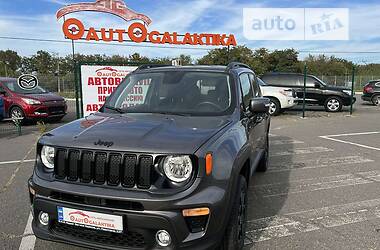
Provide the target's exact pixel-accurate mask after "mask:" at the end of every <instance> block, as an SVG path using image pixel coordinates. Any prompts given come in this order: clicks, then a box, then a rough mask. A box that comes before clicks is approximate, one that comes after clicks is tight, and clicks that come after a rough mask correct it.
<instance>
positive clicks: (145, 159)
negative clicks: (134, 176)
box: [138, 156, 153, 188]
mask: <svg viewBox="0 0 380 250" xmlns="http://www.w3.org/2000/svg"><path fill="white" fill-rule="evenodd" d="M152 165H153V158H152V157H151V156H141V158H140V173H139V185H138V186H139V187H140V188H149V187H150V173H151V167H152Z"/></svg>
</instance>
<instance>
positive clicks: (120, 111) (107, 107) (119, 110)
mask: <svg viewBox="0 0 380 250" xmlns="http://www.w3.org/2000/svg"><path fill="white" fill-rule="evenodd" d="M104 107H105V108H106V109H110V110H113V111H116V112H118V113H120V114H124V113H125V112H126V111H125V110H124V109H121V108H116V107H111V106H107V105H106V106H104Z"/></svg>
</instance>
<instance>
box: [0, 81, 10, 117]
mask: <svg viewBox="0 0 380 250" xmlns="http://www.w3.org/2000/svg"><path fill="white" fill-rule="evenodd" d="M0 96H1V97H2V98H3V102H4V116H5V117H7V116H8V112H9V107H10V106H11V105H12V98H11V95H10V94H9V92H8V90H6V89H5V88H4V87H3V85H2V84H1V83H0Z"/></svg>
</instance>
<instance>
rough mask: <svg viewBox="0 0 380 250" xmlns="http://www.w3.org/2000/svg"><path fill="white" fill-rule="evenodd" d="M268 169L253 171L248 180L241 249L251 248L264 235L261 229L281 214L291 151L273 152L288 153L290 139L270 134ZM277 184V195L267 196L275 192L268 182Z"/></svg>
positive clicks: (291, 161)
mask: <svg viewBox="0 0 380 250" xmlns="http://www.w3.org/2000/svg"><path fill="white" fill-rule="evenodd" d="M269 140H270V158H269V168H268V171H267V172H266V173H256V175H255V176H254V177H253V178H252V180H251V182H250V189H249V190H250V194H249V212H248V226H247V235H246V236H247V241H246V246H245V249H249V248H251V249H255V248H256V247H255V245H256V244H257V242H260V241H262V240H264V239H265V238H266V237H267V236H268V235H267V231H266V230H265V229H266V228H267V227H269V226H270V225H271V224H272V223H273V221H274V220H275V219H276V215H279V214H281V209H282V207H283V206H284V204H285V202H286V200H287V199H288V189H289V175H290V170H287V169H288V168H289V166H291V165H292V163H293V162H294V160H293V156H292V155H291V154H289V155H285V156H274V155H273V153H276V152H277V153H278V152H285V151H288V152H292V151H293V150H294V144H292V143H289V142H291V141H292V140H293V138H290V137H286V136H273V137H270V139H269ZM273 183H276V184H278V183H281V188H282V190H280V191H281V195H278V196H271V197H268V195H269V196H270V195H271V194H275V193H279V192H278V191H279V190H274V189H273V188H272V187H271V185H270V184H273Z"/></svg>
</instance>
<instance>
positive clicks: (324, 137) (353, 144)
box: [319, 131, 380, 151]
mask: <svg viewBox="0 0 380 250" xmlns="http://www.w3.org/2000/svg"><path fill="white" fill-rule="evenodd" d="M376 134H380V132H379V131H375V132H360V133H350V134H337V135H324V136H319V137H320V138H322V139H326V140H330V141H335V142H340V143H344V144H349V145H352V146H357V147H361V148H366V149H371V150H376V151H380V148H376V147H371V146H367V145H364V144H359V143H355V142H350V141H345V140H341V139H336V137H353V136H360V135H376Z"/></svg>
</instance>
